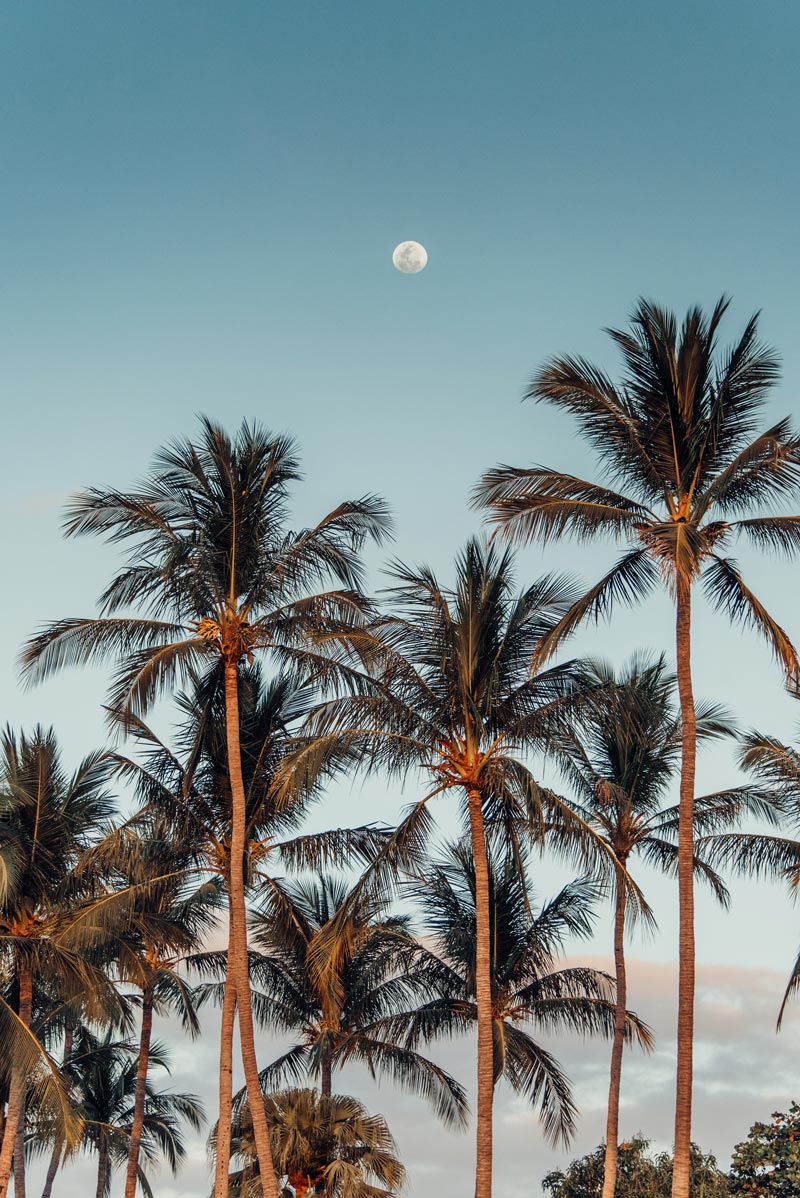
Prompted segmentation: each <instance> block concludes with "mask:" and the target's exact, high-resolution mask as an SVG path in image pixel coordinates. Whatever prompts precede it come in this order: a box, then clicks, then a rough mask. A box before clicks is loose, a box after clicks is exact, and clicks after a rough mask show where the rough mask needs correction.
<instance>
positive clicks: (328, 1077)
mask: <svg viewBox="0 0 800 1198" xmlns="http://www.w3.org/2000/svg"><path fill="white" fill-rule="evenodd" d="M320 1091H321V1094H322V1097H323V1098H330V1096H331V1093H332V1091H333V1059H332V1057H331V1053H330V1050H329V1049H326V1050H325V1051H324V1053H323V1054H322V1079H321V1083H320Z"/></svg>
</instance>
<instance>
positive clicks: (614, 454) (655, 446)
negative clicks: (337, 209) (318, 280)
mask: <svg viewBox="0 0 800 1198" xmlns="http://www.w3.org/2000/svg"><path fill="white" fill-rule="evenodd" d="M727 306H728V302H727V300H725V299H723V300H720V302H719V303H718V304H717V305H716V307H715V308H714V310H713V312H712V314H711V315H710V316H709V317H706V316H704V314H703V313H702V311H701V310H700V309H699V308H692V309H691V310H690V311H689V313H688V314H687V316H686V319H685V320H684V322H683V326H682V327H681V328H680V330H679V329H678V322H677V320H676V318H675V316H674V315H673V314H672V313H670V312H668V311H666V310H665V309H663V308H661V307H658V306H657V305H655V304H652V303H649V302H647V301H644V300H642V301H640V302H639V303H638V305H637V307H636V309H635V311H634V313H633V316H632V320H631V325H630V328H629V329H628V330H622V331H620V330H612V332H611V336H612V338H613V340H614V342H615V344H616V346H617V347H618V348H619V349H620V350H621V352H622V358H623V368H624V373H623V377H622V381H621V383H620V384H619V385H615V383H614V382H613V381H612V379H611V378H610V377H609V375H607V374H606V373H605V372H604V371H603V370H600V369H599V368H598V367H595V366H593V365H592V364H591V363H589V362H587V361H586V360H585V359H583V358H576V357H562V358H556V359H553V360H552V361H550V362H549V363H547V364H546V365H545V366H544V367H543V368H542V369H541V370H540V371H539V373H538V374H537V375H536V376H535V378H534V379H533V382H532V383H531V385H530V387H529V389H528V393H527V394H528V396H529V397H531V398H534V399H537V400H541V401H544V402H547V403H551V404H553V405H555V406H556V407H559V408H563V409H565V410H566V411H567V412H569V413H571V414H572V415H573V416H575V418H576V419H577V421H578V425H579V429H580V432H581V433H582V434H583V435H584V436H585V437H586V439H587V440H588V441H589V442H590V444H591V445H592V446H594V447H595V448H596V449H597V451H598V454H599V457H600V463H601V466H602V467H603V468H604V471H605V474H606V476H607V478H608V484H609V485H602V484H600V483H595V482H590V481H586V480H584V479H581V478H577V477H575V476H574V475H571V474H565V473H563V472H561V471H558V470H553V469H550V468H547V467H542V466H535V467H532V468H528V469H525V468H512V467H508V466H501V467H498V468H497V469H495V470H492V471H490V472H489V473H487V474H486V475H485V476H484V478H483V480H482V482H481V484H480V486H479V488H478V490H477V494H476V502H477V503H478V504H480V505H482V506H484V507H486V508H487V509H488V511H489V516H490V519H491V520H492V521H493V522H494V524H495V526H496V527H497V528H498V529H499V530H500V531H501V532H502V533H503V534H504V535H506V536H507V537H510V538H512V539H513V540H515V541H522V542H528V541H532V540H537V541H540V542H547V541H551V540H554V539H560V538H562V537H565V536H573V537H576V538H577V539H578V540H581V541H586V540H591V539H594V538H597V537H610V538H611V539H612V540H615V541H617V542H620V541H621V542H622V543H623V544H624V545H625V552H624V553H623V555H622V557H620V559H619V560H618V561H617V562H616V564H615V565H614V566H613V567H612V569H611V570H610V571H609V572H608V573H607V574H606V575H605V576H604V577H603V578H601V579H600V581H599V582H597V583H595V584H594V585H593V586H592V587H590V589H589V590H588V591H586V593H585V594H584V595H582V596H581V598H580V599H578V600H577V601H576V602H575V603H573V604H572V606H571V607H570V609H569V611H568V612H567V613H566V614H565V616H564V617H563V619H562V620H561V621H560V622H559V624H558V625H557V626H556V627H555V628H554V629H553V631H552V632H551V634H550V635H549V636H548V637H547V638H546V640H545V641H544V642H543V644H542V645H541V646H540V650H539V653H540V657H542V658H544V657H546V656H547V654H548V653H550V652H553V651H554V650H555V649H556V647H557V646H558V645H559V644H561V643H562V642H563V640H564V639H565V638H566V637H567V636H568V635H569V634H570V633H571V632H572V631H573V630H574V629H575V628H576V627H577V626H578V625H579V624H580V623H581V622H582V621H584V620H586V619H598V618H599V617H600V616H603V615H605V614H606V613H607V612H608V611H609V609H610V608H611V607H612V606H613V605H614V604H615V603H617V602H624V603H631V602H636V601H638V600H640V599H642V598H644V596H645V595H646V594H647V593H648V592H650V591H652V590H653V588H654V587H656V586H658V585H663V586H665V587H666V588H667V590H668V592H669V594H670V595H671V596H672V598H673V599H674V603H675V612H676V633H675V635H676V659H677V676H678V689H679V694H680V703H681V721H682V734H683V742H682V757H681V775H680V804H681V819H680V834H679V864H678V889H679V900H680V920H679V927H680V932H679V935H680V948H679V956H680V963H679V993H678V1041H677V1043H678V1065H677V1089H676V1104H675V1105H676V1111H675V1172H674V1182H673V1194H674V1198H688V1186H689V1145H690V1140H691V1115H692V1047H693V1026H694V959H695V950H694V890H693V867H692V862H693V857H694V840H693V835H694V833H693V801H694V785H695V762H696V748H697V746H696V733H695V716H694V698H693V691H692V672H691V615H692V597H693V588H694V584H695V583H696V582H697V581H698V580H701V581H702V585H703V590H704V592H705V594H706V596H707V598H708V599H709V600H710V601H711V603H712V604H714V605H715V606H716V607H717V608H719V609H721V610H722V611H724V612H725V613H726V614H727V615H728V617H729V618H730V619H732V620H735V621H738V622H740V623H742V624H749V625H752V626H753V627H755V628H756V629H757V630H758V631H759V632H760V633H761V634H762V635H763V636H764V637H765V638H766V640H767V642H768V644H769V646H770V648H771V649H772V651H773V653H774V655H775V657H776V658H777V660H778V662H779V663H780V665H781V666H782V668H783V669H784V671H785V673H786V675H787V676H788V677H789V678H792V679H797V678H798V675H800V664H799V663H798V658H797V653H796V651H795V649H794V646H793V645H792V643H791V641H790V639H789V637H788V636H787V634H786V633H785V631H784V630H783V629H782V628H781V627H780V625H779V624H778V623H777V622H776V621H775V620H774V619H773V617H772V616H771V615H770V614H769V612H768V611H767V610H766V608H765V607H764V605H763V604H762V603H761V601H760V600H759V599H758V598H757V597H756V596H755V595H754V594H753V592H752V591H751V590H750V588H749V587H748V586H747V585H746V583H745V581H744V578H743V577H742V574H741V572H740V570H739V567H738V565H737V563H736V562H735V561H734V559H733V558H731V557H729V556H727V552H726V551H727V547H728V546H729V544H730V542H731V540H732V539H734V538H735V537H738V536H743V537H744V538H745V539H746V540H747V541H749V542H750V543H752V544H754V545H756V546H757V547H759V548H762V549H772V550H776V551H779V552H781V553H786V554H789V555H793V554H794V553H795V552H796V551H797V549H798V547H799V546H800V517H797V516H794V515H791V514H789V515H776V514H774V508H775V505H776V504H780V503H782V502H787V501H791V500H793V499H794V498H795V496H796V495H797V494H798V491H800V439H798V438H797V437H796V436H795V434H794V432H793V431H792V428H791V425H790V423H789V421H788V420H781V421H778V422H777V423H775V424H773V425H771V426H770V427H769V428H767V429H765V430H764V431H763V432H758V423H757V422H758V419H759V416H760V415H761V412H762V410H763V407H764V404H765V401H766V398H767V395H768V393H769V390H770V388H771V387H772V386H773V384H774V383H775V381H776V379H777V377H778V365H777V360H776V357H775V355H774V353H773V352H772V351H771V350H769V349H767V348H766V347H765V346H763V345H762V344H761V343H760V342H759V340H758V334H757V320H756V318H755V317H753V318H752V319H751V320H750V321H749V322H748V324H747V326H746V328H745V331H744V333H743V335H742V336H741V338H740V339H739V341H738V342H737V344H736V345H734V347H733V348H732V349H731V350H730V352H729V353H727V354H724V355H721V354H719V352H718V349H717V334H718V331H719V325H720V321H721V320H722V317H723V314H724V312H725V310H726V308H727ZM764 513H766V514H764Z"/></svg>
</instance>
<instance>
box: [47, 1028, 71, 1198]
mask: <svg viewBox="0 0 800 1198" xmlns="http://www.w3.org/2000/svg"><path fill="white" fill-rule="evenodd" d="M74 1042H75V1025H74V1024H73V1023H72V1022H71V1021H69V1022H68V1023H67V1026H66V1028H65V1029H64V1052H63V1054H62V1058H61V1062H62V1065H66V1064H67V1062H68V1061H69V1058H70V1057H71V1056H72V1046H73V1044H74ZM62 1149H63V1145H62V1144H61V1142H60V1141H58V1140H57V1141H56V1143H55V1144H54V1145H53V1152H52V1154H51V1156H50V1164H49V1165H48V1168H47V1177H46V1178H45V1179H44V1189H43V1190H42V1198H50V1196H51V1194H52V1193H53V1182H54V1181H55V1179H56V1174H57V1173H58V1168H59V1165H60V1164H61V1152H62Z"/></svg>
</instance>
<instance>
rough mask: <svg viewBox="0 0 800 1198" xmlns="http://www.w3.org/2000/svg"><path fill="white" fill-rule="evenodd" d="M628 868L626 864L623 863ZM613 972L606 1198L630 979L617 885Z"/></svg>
mask: <svg viewBox="0 0 800 1198" xmlns="http://www.w3.org/2000/svg"><path fill="white" fill-rule="evenodd" d="M621 864H623V865H624V864H625V862H624V861H623V862H621ZM614 972H615V974H616V981H617V1005H616V1009H615V1011H614V1040H613V1043H612V1045H611V1079H610V1082H609V1086H608V1118H607V1120H606V1156H605V1164H604V1170H603V1198H614V1191H615V1190H616V1188H617V1157H618V1155H619V1091H620V1084H621V1081H622V1051H623V1049H624V1047H625V1018H626V1015H627V1007H628V979H627V975H626V972H625V890H624V887H622V886H621V885H620V884H619V883H617V901H616V909H615V912H614Z"/></svg>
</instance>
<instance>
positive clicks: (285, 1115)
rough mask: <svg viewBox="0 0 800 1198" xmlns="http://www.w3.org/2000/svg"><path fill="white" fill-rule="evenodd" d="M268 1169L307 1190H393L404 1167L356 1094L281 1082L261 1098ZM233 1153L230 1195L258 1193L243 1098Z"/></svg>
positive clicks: (341, 1194)
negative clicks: (236, 1165) (271, 1165)
mask: <svg viewBox="0 0 800 1198" xmlns="http://www.w3.org/2000/svg"><path fill="white" fill-rule="evenodd" d="M263 1103H264V1107H265V1110H266V1115H267V1120H268V1123H269V1128H270V1136H271V1140H272V1155H273V1160H274V1161H275V1170H276V1173H277V1175H278V1177H280V1178H284V1179H285V1181H286V1185H287V1186H291V1187H292V1188H291V1190H289V1189H284V1191H283V1192H284V1194H285V1195H286V1196H287V1198H288V1196H289V1195H291V1193H292V1191H294V1194H295V1198H306V1195H311V1194H316V1195H318V1198H323V1196H324V1198H394V1196H395V1195H397V1194H398V1192H399V1191H400V1190H401V1189H402V1187H403V1183H404V1180H405V1170H404V1169H403V1166H402V1165H401V1164H400V1161H399V1160H398V1158H397V1148H396V1145H395V1142H394V1140H393V1139H392V1136H391V1133H390V1131H389V1128H388V1127H387V1126H386V1122H385V1120H384V1119H383V1117H382V1116H381V1115H369V1114H367V1112H366V1110H365V1109H364V1107H363V1106H362V1105H361V1103H360V1102H358V1100H357V1099H355V1098H350V1097H347V1096H345V1095H342V1094H332V1095H321V1094H319V1093H317V1091H316V1090H283V1091H279V1092H278V1093H275V1094H267V1095H266V1096H265V1097H264V1099H263ZM234 1136H235V1139H234V1145H235V1147H234V1156H235V1158H238V1160H240V1161H241V1162H242V1168H241V1169H240V1170H239V1171H238V1172H237V1173H235V1174H233V1176H232V1177H231V1179H230V1183H231V1184H230V1194H231V1198H261V1195H262V1193H263V1189H262V1180H261V1176H260V1173H259V1170H258V1162H257V1160H256V1153H255V1151H254V1146H253V1136H252V1121H251V1119H250V1110H249V1107H248V1106H245V1107H244V1108H243V1109H242V1112H241V1116H240V1117H239V1118H238V1119H237V1122H236V1125H235V1127H234Z"/></svg>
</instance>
